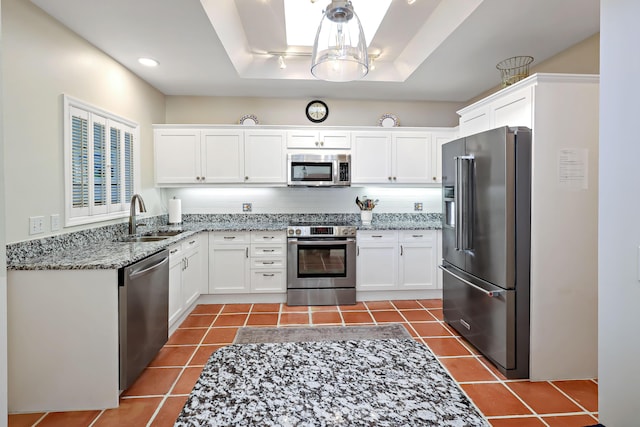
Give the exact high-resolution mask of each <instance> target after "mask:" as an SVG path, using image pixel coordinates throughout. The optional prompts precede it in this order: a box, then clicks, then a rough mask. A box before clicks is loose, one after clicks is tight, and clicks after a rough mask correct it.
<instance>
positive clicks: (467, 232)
mask: <svg viewBox="0 0 640 427" xmlns="http://www.w3.org/2000/svg"><path fill="white" fill-rule="evenodd" d="M473 162H474V157H473V156H456V157H454V169H455V174H454V200H455V204H456V245H455V249H456V250H457V251H464V250H467V249H472V245H471V241H472V237H471V236H472V235H473V231H472V224H473V222H472V221H471V218H473V212H472V209H473V203H472V194H473V193H472V188H473V187H472V181H471V178H472V174H471V171H472V170H473Z"/></svg>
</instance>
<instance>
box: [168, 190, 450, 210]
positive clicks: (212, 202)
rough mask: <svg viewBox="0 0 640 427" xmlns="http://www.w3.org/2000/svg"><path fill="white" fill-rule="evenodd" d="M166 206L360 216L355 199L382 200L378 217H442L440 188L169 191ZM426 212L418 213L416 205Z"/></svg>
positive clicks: (377, 206)
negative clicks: (176, 201) (172, 202)
mask: <svg viewBox="0 0 640 427" xmlns="http://www.w3.org/2000/svg"><path fill="white" fill-rule="evenodd" d="M161 191H162V192H163V197H162V199H163V204H164V206H165V209H167V204H168V203H167V201H168V199H170V198H173V197H176V198H178V199H181V200H182V213H183V214H211V213H222V214H236V213H243V210H242V208H243V205H244V204H246V203H250V204H251V211H250V212H251V213H261V214H295V213H358V212H359V208H358V206H356V204H355V198H356V197H359V198H361V199H362V198H363V197H364V196H367V197H368V198H370V199H374V200H375V199H378V200H379V202H378V204H377V205H376V207H375V209H374V213H377V214H379V213H440V212H442V207H441V204H442V200H441V189H440V187H432V188H417V187H416V188H411V187H348V188H288V187H276V188H273V187H270V188H267V187H256V188H245V187H235V188H229V187H227V188H165V189H162V190H161ZM416 203H418V204H421V205H422V210H421V211H416V210H415V204H416Z"/></svg>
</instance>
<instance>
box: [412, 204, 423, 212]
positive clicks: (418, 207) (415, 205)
mask: <svg viewBox="0 0 640 427" xmlns="http://www.w3.org/2000/svg"><path fill="white" fill-rule="evenodd" d="M413 210H414V211H416V212H421V211H422V203H421V202H416V203H414V204H413Z"/></svg>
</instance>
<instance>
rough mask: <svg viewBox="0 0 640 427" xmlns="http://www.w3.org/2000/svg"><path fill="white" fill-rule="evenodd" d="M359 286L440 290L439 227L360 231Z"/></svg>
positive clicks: (365, 287) (362, 287)
mask: <svg viewBox="0 0 640 427" xmlns="http://www.w3.org/2000/svg"><path fill="white" fill-rule="evenodd" d="M357 241H358V252H357V255H358V256H357V265H356V269H357V279H356V280H357V289H358V290H361V291H393V290H408V289H419V290H424V289H438V288H439V287H440V286H439V281H438V274H437V262H438V258H437V257H438V250H437V242H438V236H437V232H436V231H435V230H406V231H358V236H357Z"/></svg>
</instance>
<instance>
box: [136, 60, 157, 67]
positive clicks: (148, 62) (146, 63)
mask: <svg viewBox="0 0 640 427" xmlns="http://www.w3.org/2000/svg"><path fill="white" fill-rule="evenodd" d="M138 62H139V63H141V64H142V65H144V66H145V67H157V66H158V65H159V64H160V63H159V62H158V61H156V60H155V59H153V58H138Z"/></svg>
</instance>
